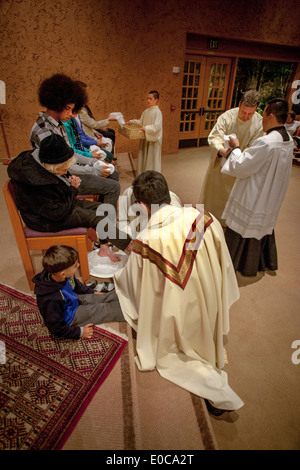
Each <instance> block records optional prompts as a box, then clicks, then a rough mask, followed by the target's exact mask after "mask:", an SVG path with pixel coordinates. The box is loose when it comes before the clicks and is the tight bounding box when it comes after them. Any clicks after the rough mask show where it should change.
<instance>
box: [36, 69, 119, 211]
mask: <svg viewBox="0 0 300 470" xmlns="http://www.w3.org/2000/svg"><path fill="white" fill-rule="evenodd" d="M38 96H39V102H40V104H41V105H42V106H43V107H45V108H46V111H42V112H40V114H39V117H38V119H37V120H36V122H35V123H34V125H33V127H32V129H31V135H30V141H31V145H32V148H33V149H34V150H36V152H34V157H35V158H36V160H37V161H38V160H39V158H38V153H39V148H40V144H41V141H42V140H43V139H44V138H45V137H48V136H49V135H51V134H58V135H60V136H62V137H63V138H64V139H65V141H66V142H67V143H68V145H70V142H69V138H68V135H67V132H66V129H65V127H64V126H63V122H66V121H68V120H69V119H71V117H72V112H73V111H75V112H76V111H77V112H78V111H79V110H80V109H81V108H82V106H84V104H85V103H86V102H87V94H86V91H85V89H84V88H83V87H82V86H81V85H80V84H79V83H78V82H77V81H75V80H73V79H71V78H70V77H68V76H66V75H64V74H60V73H58V74H55V75H52V76H51V77H50V78H47V79H45V80H43V82H42V83H41V85H40V87H39V91H38ZM75 158H76V164H75V165H74V166H73V167H72V168H70V170H69V172H70V173H71V174H74V175H76V176H80V178H81V184H80V187H79V188H78V190H79V193H80V194H97V195H100V196H101V199H102V200H103V202H104V203H107V204H112V205H113V206H114V207H116V206H117V201H118V198H119V195H120V184H119V182H118V180H119V174H118V172H117V171H114V172H113V174H111V173H110V170H109V168H106V167H102V168H103V169H102V177H99V176H97V175H96V173H95V172H94V169H93V165H94V163H95V162H96V161H97V160H96V159H91V158H88V157H84V156H82V155H80V154H78V153H75ZM97 171H99V170H97Z"/></svg>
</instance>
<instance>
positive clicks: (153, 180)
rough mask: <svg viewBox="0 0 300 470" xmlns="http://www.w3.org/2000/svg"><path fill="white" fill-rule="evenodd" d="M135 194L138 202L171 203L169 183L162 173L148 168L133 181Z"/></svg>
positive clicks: (148, 204)
mask: <svg viewBox="0 0 300 470" xmlns="http://www.w3.org/2000/svg"><path fill="white" fill-rule="evenodd" d="M132 189H133V194H134V197H135V199H136V200H137V202H143V203H144V204H147V206H148V207H149V208H151V204H170V202H171V197H170V193H169V188H168V184H167V182H166V180H165V178H164V176H163V175H162V174H161V173H158V171H154V170H148V171H145V172H144V173H141V174H140V175H139V176H137V177H136V178H135V180H134V181H133V183H132Z"/></svg>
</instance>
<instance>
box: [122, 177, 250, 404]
mask: <svg viewBox="0 0 300 470" xmlns="http://www.w3.org/2000/svg"><path fill="white" fill-rule="evenodd" d="M133 193H134V196H135V199H136V200H137V201H139V202H140V204H141V206H142V207H144V210H145V212H146V214H147V215H148V216H149V217H150V220H149V222H148V225H147V227H146V228H145V229H143V230H142V231H141V232H140V233H139V234H138V235H137V238H136V240H135V241H134V242H133V247H132V251H131V254H130V257H129V259H128V261H127V264H126V265H125V267H124V268H123V269H121V270H119V271H118V272H117V273H116V274H115V287H116V293H117V295H118V298H119V301H120V305H121V309H122V311H123V315H124V317H125V319H126V321H127V322H128V323H129V324H130V325H131V326H132V328H133V329H134V330H135V331H136V332H137V338H136V351H137V356H136V363H137V366H138V368H139V369H140V370H142V371H147V370H152V369H155V368H156V369H157V371H158V372H159V373H160V375H161V376H162V377H164V378H166V379H168V380H170V381H171V382H174V383H175V384H177V385H179V386H181V387H183V388H185V389H187V390H188V391H190V392H192V393H194V394H196V395H199V396H201V397H203V398H206V399H207V400H209V402H211V404H212V405H213V406H214V407H215V408H219V409H223V410H233V409H238V408H240V407H241V406H242V405H243V402H242V400H241V399H240V398H239V397H238V396H237V395H236V394H235V392H234V391H233V390H232V389H231V388H230V387H229V385H228V383H227V374H226V373H225V372H223V371H221V370H220V369H221V368H223V366H224V349H223V335H224V334H227V333H228V331H229V308H230V306H231V305H232V304H233V303H234V302H235V301H236V300H237V299H238V298H239V290H238V286H237V281H236V277H235V273H234V270H233V266H232V262H231V260H230V256H229V253H228V249H227V246H226V243H225V239H224V235H223V230H222V227H221V225H220V223H219V222H218V221H217V220H216V219H214V217H213V216H211V215H210V214H208V213H204V212H199V211H198V210H197V209H195V208H193V207H176V206H171V205H170V201H171V198H170V193H169V189H168V185H167V183H166V180H165V178H164V177H163V175H161V174H160V173H158V172H156V171H150V170H149V171H146V172H145V173H142V174H141V175H139V176H138V177H137V178H136V179H135V180H134V182H133Z"/></svg>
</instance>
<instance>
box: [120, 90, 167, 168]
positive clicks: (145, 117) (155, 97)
mask: <svg viewBox="0 0 300 470" xmlns="http://www.w3.org/2000/svg"><path fill="white" fill-rule="evenodd" d="M158 101H159V93H158V92H157V91H151V92H150V93H149V94H148V97H147V102H148V106H149V107H148V108H147V109H145V111H143V113H142V116H141V118H140V119H131V120H130V121H129V123H128V124H130V123H131V124H139V125H141V126H142V128H141V130H142V131H144V132H145V139H141V140H140V146H139V151H138V159H137V174H138V175H140V174H141V173H143V172H144V171H146V170H155V171H158V172H161V147H162V136H163V128H162V126H163V119H162V113H161V110H160V109H159V107H158Z"/></svg>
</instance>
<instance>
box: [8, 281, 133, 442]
mask: <svg viewBox="0 0 300 470" xmlns="http://www.w3.org/2000/svg"><path fill="white" fill-rule="evenodd" d="M126 344H127V341H126V340H125V339H123V338H121V337H119V336H117V335H115V334H113V333H111V332H108V331H106V330H103V329H101V328H98V327H95V329H94V335H93V337H92V338H91V339H79V340H65V339H60V338H56V337H54V336H52V335H51V334H50V333H49V332H48V330H47V328H46V327H45V325H44V323H43V320H42V317H41V315H40V313H39V310H38V308H37V305H36V301H35V299H34V298H33V297H31V296H29V295H26V294H23V293H21V292H18V291H16V290H14V289H12V288H10V287H7V286H5V285H3V284H0V449H1V450H2V449H3V450H4V449H5V450H26V449H30V450H41V449H43V450H53V449H61V448H62V446H63V444H64V443H65V442H66V440H67V438H68V437H69V436H70V434H71V432H72V431H73V429H74V427H75V425H76V424H77V422H78V420H79V418H80V417H81V415H82V413H83V412H84V410H85V409H86V407H87V405H88V404H89V403H90V401H91V399H92V397H93V396H94V394H95V393H96V391H97V390H98V388H99V387H100V385H101V384H102V383H103V382H104V380H105V378H106V377H107V376H108V374H109V373H110V372H111V370H112V369H113V367H114V365H115V364H116V362H117V360H118V359H119V357H120V356H121V354H122V351H123V350H124V348H125V346H126Z"/></svg>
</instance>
